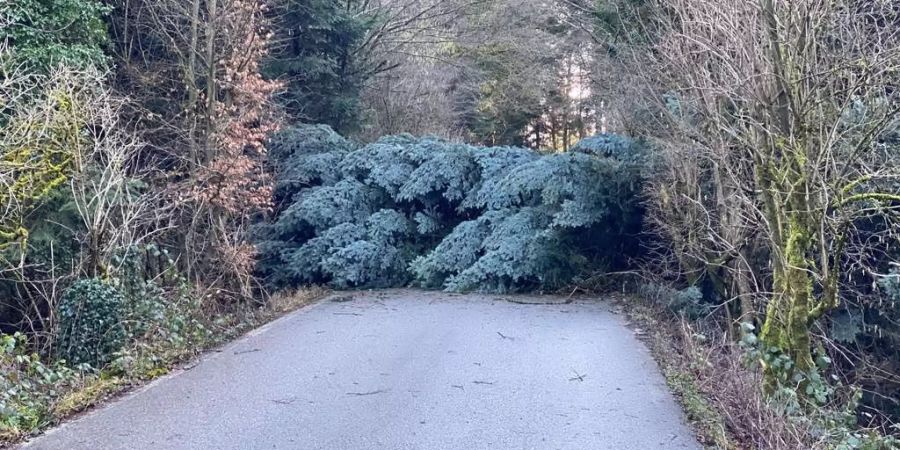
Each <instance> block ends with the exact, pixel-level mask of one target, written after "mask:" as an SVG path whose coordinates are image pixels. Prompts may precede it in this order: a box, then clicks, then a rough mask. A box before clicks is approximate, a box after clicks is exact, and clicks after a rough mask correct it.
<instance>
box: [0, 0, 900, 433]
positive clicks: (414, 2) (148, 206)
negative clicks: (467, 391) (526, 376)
mask: <svg viewBox="0 0 900 450" xmlns="http://www.w3.org/2000/svg"><path fill="white" fill-rule="evenodd" d="M0 208H2V209H0V332H2V333H3V334H2V335H0V370H2V373H0V443H2V442H3V440H15V439H18V438H21V437H22V436H23V435H26V434H28V433H31V432H33V431H34V430H37V429H40V428H42V427H45V426H47V425H48V424H51V423H53V422H54V421H55V420H57V419H58V418H59V417H61V416H64V415H65V414H66V413H71V412H72V411H77V410H79V409H80V408H83V407H84V406H86V405H84V404H82V403H83V402H84V400H83V399H82V400H78V399H81V398H82V397H73V395H71V394H72V393H73V392H79V393H83V392H94V393H97V392H100V393H103V392H111V391H114V390H115V389H120V388H121V387H123V386H124V385H127V384H129V383H133V382H135V381H137V380H142V379H149V378H153V377H155V376H158V375H160V374H162V373H165V371H166V368H167V367H169V366H170V365H171V364H172V363H173V362H174V361H177V360H178V358H181V357H183V356H184V355H185V354H189V353H190V352H194V351H199V350H200V349H202V348H204V347H206V346H208V345H210V344H211V343H214V342H218V341H220V340H221V339H225V338H227V337H228V336H231V335H233V334H234V333H236V332H238V330H240V329H241V327H244V326H247V325H248V324H250V323H253V320H255V319H253V318H254V317H257V316H258V315H259V314H260V312H259V311H262V310H265V309H266V308H267V307H269V305H270V304H271V303H272V302H273V300H272V299H273V298H277V297H278V296H279V295H284V294H283V293H284V292H289V291H291V290H293V289H298V288H302V287H303V286H309V285H325V286H330V287H335V288H342V289H345V288H381V287H404V286H413V287H420V288H427V289H446V290H450V291H459V292H465V291H483V292H504V293H514V292H544V293H549V292H560V291H565V292H566V293H571V292H578V291H581V292H599V291H603V290H613V291H616V292H626V293H629V295H631V296H633V298H635V299H637V298H641V299H644V300H648V299H649V300H650V301H651V302H654V304H655V305H657V306H658V307H659V308H660V310H665V311H667V312H668V314H669V315H671V318H672V320H673V321H678V322H679V323H681V324H682V325H681V326H682V327H683V329H691V330H694V331H693V332H691V333H687V334H688V335H690V336H689V337H688V338H687V340H689V341H691V342H694V341H696V342H694V343H693V344H692V345H698V346H701V347H703V346H708V345H709V344H710V342H712V341H716V342H719V341H721V342H722V343H721V345H718V346H716V347H712V346H710V347H708V348H709V350H708V352H706V353H705V355H706V356H704V358H706V359H703V360H702V361H700V362H699V363H697V364H699V366H702V368H697V367H698V366H697V365H693V366H690V370H695V371H696V373H695V375H697V377H698V379H699V378H702V374H703V373H707V372H708V371H710V370H712V371H715V370H720V368H721V367H723V365H733V367H738V368H739V369H735V370H733V371H730V372H727V373H725V372H724V371H722V372H720V373H718V375H715V376H713V377H710V378H716V379H718V382H719V383H720V384H719V385H717V386H715V388H714V389H711V388H709V387H708V386H707V392H706V395H707V397H708V399H709V403H710V405H711V406H710V407H711V408H712V409H717V410H720V411H721V415H722V416H723V417H724V419H722V421H721V424H720V425H718V426H719V427H720V428H721V429H722V430H723V432H724V433H725V434H728V435H730V436H731V437H732V440H731V441H730V442H732V444H722V443H721V442H718V441H716V442H712V443H711V445H718V446H720V447H729V446H731V447H736V448H773V449H774V448H783V449H796V448H841V449H854V448H861V449H880V448H895V447H896V445H897V441H896V440H895V439H894V438H893V437H892V435H894V434H897V428H896V427H894V426H893V425H892V423H894V421H896V420H898V419H900V403H898V402H900V350H898V349H900V342H898V341H900V324H898V321H900V307H898V304H900V234H898V232H900V223H898V221H897V220H898V214H900V3H897V2H892V1H885V0H798V1H788V0H751V1H748V0H548V1H537V0H16V1H13V0H0ZM273 296H274V297H273ZM629 298H632V297H629ZM635 301H637V300H635ZM451 319H452V318H451ZM720 338H721V339H720ZM703 348H706V347H703ZM701 353H702V352H701ZM723 361H725V362H723ZM694 362H696V361H694ZM729 367H731V366H729ZM722 380H731V381H722ZM747 380H749V381H747ZM745 385H752V389H749V390H748V389H746V388H744V390H743V391H741V390H740V389H738V388H737V387H736V386H745ZM700 390H701V391H702V390H703V389H700ZM738 391H740V392H742V393H741V394H738V393H736V392H738ZM751 391H752V392H751ZM731 392H735V394H734V396H735V397H732V398H731V399H726V400H722V398H721V397H716V394H722V393H725V395H724V396H727V394H728V393H731ZM747 392H751V393H747ZM740 395H743V397H741V396H740ZM73 398H77V399H76V400H73ZM735 399H737V400H735ZM79 402H81V403H79ZM750 403H753V404H754V405H755V406H753V407H752V408H750V407H748V406H747V405H748V404H750ZM748 411H750V412H748Z"/></svg>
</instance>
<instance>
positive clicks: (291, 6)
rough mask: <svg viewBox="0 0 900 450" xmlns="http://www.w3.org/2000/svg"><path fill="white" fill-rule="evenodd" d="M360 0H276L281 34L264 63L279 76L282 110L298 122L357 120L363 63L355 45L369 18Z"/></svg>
mask: <svg viewBox="0 0 900 450" xmlns="http://www.w3.org/2000/svg"><path fill="white" fill-rule="evenodd" d="M360 3H361V2H358V1H357V0H345V1H341V2H336V1H332V0H281V1H279V2H278V4H277V6H276V8H275V10H274V17H275V19H274V22H275V24H276V31H277V33H278V35H279V37H280V39H281V45H280V46H278V47H277V48H276V49H275V50H274V51H273V54H272V58H271V60H270V62H269V64H268V67H267V68H266V72H267V74H268V76H270V77H277V78H282V79H284V80H285V81H286V82H287V89H286V90H285V92H284V93H283V95H282V100H283V103H284V105H285V107H286V109H287V111H288V112H289V113H290V114H291V115H292V116H294V118H295V119H298V120H300V121H303V122H308V123H323V124H327V125H330V126H331V127H333V128H334V129H336V130H338V131H341V132H346V131H350V130H352V129H354V128H355V127H357V126H358V119H359V96H360V90H361V89H362V85H363V83H364V82H365V80H366V76H367V74H366V68H365V67H362V64H361V63H360V59H359V55H358V53H357V50H358V49H359V48H360V46H361V45H362V44H363V40H364V38H365V36H366V32H367V31H368V30H369V28H370V27H371V26H372V25H373V23H374V19H373V18H372V17H371V16H367V15H366V14H361V11H360V8H361V7H362V5H360Z"/></svg>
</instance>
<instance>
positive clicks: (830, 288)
mask: <svg viewBox="0 0 900 450" xmlns="http://www.w3.org/2000/svg"><path fill="white" fill-rule="evenodd" d="M655 6H656V7H657V8H658V11H664V12H665V14H667V15H668V16H667V20H665V21H659V22H658V23H657V24H656V25H657V26H659V29H658V31H659V34H658V35H657V37H658V41H657V42H656V44H655V47H654V48H653V49H652V53H651V55H650V58H651V60H652V61H653V62H654V63H655V65H654V66H653V70H652V73H651V72H650V71H647V73H646V74H647V76H648V78H650V79H652V80H653V83H656V84H659V85H661V86H662V89H660V90H656V91H655V94H654V95H653V96H651V98H652V99H655V100H654V101H655V102H656V104H655V105H654V108H653V110H654V111H656V112H658V113H659V114H657V115H656V116H655V117H657V118H658V119H659V122H657V123H655V124H654V125H655V128H656V132H655V134H656V135H657V137H659V138H660V142H662V143H663V145H664V147H665V149H666V156H665V157H666V159H667V160H668V161H669V163H670V172H669V177H668V178H669V179H670V180H674V181H676V183H675V184H670V185H669V186H668V187H666V186H659V187H660V190H659V194H658V195H657V196H656V205H657V208H656V212H657V219H658V222H659V223H661V224H663V225H664V226H666V227H668V228H669V229H668V234H669V235H670V236H672V237H673V240H674V241H675V243H676V245H680V246H683V247H684V248H683V253H684V254H685V255H689V256H690V257H691V258H693V259H695V260H696V261H697V262H698V263H700V264H702V265H707V266H717V267H723V268H726V269H727V270H729V271H730V272H732V273H733V274H736V276H737V277H738V279H741V278H742V277H746V278H744V281H743V283H745V284H744V288H742V289H741V290H742V291H743V290H744V289H748V290H751V291H752V290H755V289H763V290H767V291H768V292H767V294H766V296H765V298H766V301H767V302H766V307H765V317H764V319H763V321H762V322H763V325H762V330H761V333H760V337H761V341H762V342H763V343H764V345H766V346H767V347H768V348H771V349H776V350H778V351H779V352H780V354H783V355H785V356H787V357H788V358H789V359H790V360H791V361H792V364H793V365H792V366H791V367H790V368H789V369H788V370H787V371H786V373H787V375H788V378H787V379H789V380H790V379H792V377H793V375H794V374H801V375H803V376H806V375H808V373H809V372H810V371H812V370H814V368H815V365H814V363H813V358H812V356H811V342H810V329H811V327H812V326H813V325H814V323H815V322H816V320H817V319H819V318H820V317H822V316H823V314H825V313H826V312H828V311H829V310H832V309H833V308H835V307H836V306H837V305H838V304H839V301H840V298H841V289H842V287H841V286H842V283H843V281H846V279H847V276H848V272H847V267H848V264H853V265H854V266H855V267H866V264H867V258H866V255H869V254H871V253H870V252H871V250H872V249H867V248H851V246H852V243H853V242H854V239H853V235H854V233H855V231H856V226H857V224H858V223H860V220H863V219H865V218H869V217H873V216H877V217H880V218H882V219H883V220H886V221H888V225H887V226H885V227H884V229H883V231H882V236H881V237H880V238H879V239H884V240H896V239H897V232H898V231H900V229H898V227H897V224H896V223H895V222H893V219H894V217H895V216H894V213H895V212H896V211H897V209H898V208H900V193H898V192H897V184H896V180H897V179H898V177H900V166H898V161H897V158H896V155H895V154H894V156H892V152H896V147H892V146H890V145H889V144H888V143H887V142H886V141H885V136H886V134H887V132H888V131H889V130H891V129H892V128H896V127H897V126H898V121H897V120H898V119H897V117H898V112H900V90H898V86H900V27H898V24H900V15H898V11H897V10H896V8H895V6H894V5H893V4H892V3H890V2H879V1H866V0H862V1H825V0H803V1H782V0H758V1H752V2H747V1H742V0H721V1H696V0H690V1H689V0H658V1H656V3H655ZM704 183H706V184H704ZM754 243H759V244H760V245H762V246H763V247H764V248H765V253H766V254H767V255H768V265H767V267H765V266H764V267H762V268H761V269H762V270H764V271H765V272H766V276H767V279H766V280H765V281H764V282H761V280H760V279H759V276H758V274H754V273H753V271H752V267H753V266H754V264H753V263H752V262H750V261H749V259H750V256H749V255H748V252H749V251H750V250H753V248H754ZM711 256H713V257H711ZM688 266H690V264H688ZM748 280H752V283H753V284H752V289H751V285H750V283H749V282H748ZM741 294H744V293H743V292H741ZM764 363H765V362H764ZM765 367H766V373H767V375H768V377H767V379H768V381H769V382H770V383H771V382H772V381H774V377H775V376H776V375H777V374H776V373H775V372H776V370H774V369H773V368H772V367H771V365H765Z"/></svg>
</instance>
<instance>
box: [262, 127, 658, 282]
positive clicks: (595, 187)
mask: <svg viewBox="0 0 900 450" xmlns="http://www.w3.org/2000/svg"><path fill="white" fill-rule="evenodd" d="M271 147H272V148H273V153H274V154H275V155H276V157H275V160H276V161H275V171H276V173H277V178H278V182H277V185H278V187H279V190H278V193H277V195H278V200H277V203H279V204H281V205H282V208H281V209H280V212H279V214H278V215H277V217H276V218H275V220H274V221H273V222H271V223H269V224H266V225H263V226H261V227H260V229H259V230H258V233H257V235H258V236H259V237H260V240H259V242H258V248H259V250H260V256H261V258H260V263H259V266H258V267H259V270H260V271H261V272H262V273H263V274H264V275H265V276H266V278H267V279H268V281H269V282H270V283H271V284H273V285H275V286H276V287H288V286H297V285H300V284H305V283H321V282H325V283H330V284H331V285H333V286H336V287H340V288H349V287H388V286H401V285H404V284H408V283H409V282H414V283H416V284H419V285H421V286H425V287H432V288H444V289H448V290H453V291H468V290H487V291H508V290H522V289H532V288H553V287H557V286H560V285H562V284H565V283H567V282H569V281H570V280H571V279H572V278H573V277H574V276H575V275H577V274H578V273H580V272H583V271H586V270H597V269H602V268H608V267H621V266H623V265H624V264H626V263H627V258H628V256H629V255H630V254H631V253H632V252H633V250H634V249H635V242H636V241H635V239H634V235H635V234H636V233H637V232H638V231H639V227H640V222H641V215H642V210H641V207H640V204H639V201H638V199H637V193H638V191H639V189H640V181H641V174H640V170H641V167H642V164H643V162H642V161H643V156H642V155H643V153H644V152H643V150H642V147H641V146H640V145H638V144H636V143H634V142H633V141H630V140H628V139H626V138H622V137H618V136H606V137H600V138H594V139H593V140H592V141H590V142H586V143H583V144H581V145H580V146H576V147H575V148H576V151H573V152H568V153H560V154H549V155H544V154H541V153H539V152H537V151H534V150H529V149H523V148H510V147H503V148H483V147H474V146H469V145H465V144H459V143H453V142H448V141H445V140H441V139H436V138H414V137H412V136H408V135H402V136H391V137H386V138H382V139H381V140H379V141H377V142H375V143H372V144H369V145H366V146H364V147H355V146H354V145H352V144H350V143H348V142H347V141H345V140H344V139H342V138H340V136H338V135H336V134H335V133H334V132H333V131H331V130H329V129H328V128H327V127H322V126H301V127H298V128H293V129H289V130H286V131H285V132H283V133H281V134H280V135H279V136H277V137H275V138H274V139H273V143H272V146H271Z"/></svg>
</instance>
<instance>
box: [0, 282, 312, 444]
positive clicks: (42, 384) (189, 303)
mask: <svg viewBox="0 0 900 450" xmlns="http://www.w3.org/2000/svg"><path fill="white" fill-rule="evenodd" d="M170 275H171V274H170ZM169 281H170V282H168V283H164V282H161V281H160V279H156V280H151V281H147V280H141V281H140V282H136V279H134V278H128V277H124V278H116V277H115V276H112V277H110V279H109V280H106V281H103V282H100V281H98V280H94V281H91V282H90V283H93V285H96V286H102V287H98V288H91V289H92V290H97V289H99V290H101V291H103V292H106V293H107V294H109V295H107V296H106V297H105V298H107V299H109V298H112V299H114V300H115V302H114V303H107V304H105V305H106V306H108V308H106V309H105V310H104V311H106V312H110V311H113V312H112V313H111V315H109V316H105V315H102V314H93V315H91V314H89V315H84V314H79V315H73V318H78V319H79V327H84V328H87V329H93V330H101V331H103V330H108V329H115V330H116V345H115V346H107V345H99V346H98V344H97V343H100V342H105V341H103V339H101V337H102V334H100V333H98V334H96V335H90V334H88V335H84V336H82V335H78V336H77V339H80V340H83V341H85V342H87V343H89V344H91V345H90V346H89V347H91V348H90V349H89V351H88V352H86V353H85V352H81V353H79V352H77V351H76V352H72V351H68V352H64V354H66V353H68V354H72V355H75V356H77V357H79V358H80V361H82V362H80V363H79V364H71V363H69V362H67V361H66V360H65V359H57V358H54V357H53V355H46V356H42V355H39V354H38V353H37V352H35V349H33V347H32V345H31V343H30V342H29V341H28V338H27V337H26V336H25V335H24V334H22V333H16V334H14V335H0V447H3V446H4V444H9V443H12V442H15V441H17V440H20V439H22V438H25V437H27V436H29V435H32V434H35V433H37V432H39V431H40V430H42V429H44V428H46V427H49V426H51V425H53V424H55V423H58V422H59V421H60V420H62V419H64V418H66V417H68V416H70V415H72V414H75V413H78V412H80V411H83V410H85V409H87V408H90V407H91V406H93V405H95V404H97V403H98V402H101V401H103V400H104V399H106V398H109V397H110V396H114V395H116V394H118V393H120V392H122V391H123V390H126V389H128V388H130V387H132V386H135V385H138V384H141V383H142V382H145V381H148V380H152V379H154V378H157V377H160V376H163V375H165V374H168V373H170V372H171V371H172V370H173V369H174V368H176V367H177V366H178V365H180V364H182V363H184V362H186V361H188V360H190V359H192V358H194V357H196V356H197V355H198V354H199V353H200V352H202V351H204V350H207V349H210V348H212V347H215V346H217V345H220V344H221V343H223V342H226V341H228V340H230V339H233V338H235V337H237V336H239V335H240V334H242V333H244V332H246V331H247V330H250V329H252V328H254V327H257V326H259V325H261V324H263V323H265V322H267V321H269V320H272V319H273V318H276V317H278V316H280V315H281V314H284V313H286V312H288V311H291V310H293V309H296V308H298V307H301V306H303V305H306V304H308V303H310V302H311V301H313V300H315V299H317V298H320V297H321V296H323V295H324V293H325V292H326V291H325V290H323V289H321V288H317V287H310V288H300V289H296V290H293V291H289V292H283V293H280V294H276V295H273V296H272V297H270V299H269V301H267V302H265V303H264V304H259V305H246V304H240V305H221V304H219V303H217V302H215V301H208V299H209V298H210V296H209V295H207V294H205V293H203V292H200V291H196V290H194V289H192V288H191V286H189V285H188V284H187V283H185V282H184V281H183V280H179V279H177V278H175V279H173V280H169ZM82 291H84V287H83V286H79V287H78V291H76V292H82ZM114 291H115V292H116V293H115V294H110V293H111V292H114ZM75 297H76V296H72V298H73V299H74V298H75ZM93 301H94V300H93V299H92V300H91V302H93ZM87 303H90V302H87ZM83 306H85V305H84V304H81V303H79V302H74V303H71V302H70V303H68V304H66V306H65V307H66V308H74V309H75V310H80V309H82V308H83ZM109 317H116V318H118V319H117V320H118V321H117V322H116V323H106V322H105V320H106V319H108V318H109ZM79 342H80V341H79ZM73 344H77V342H73ZM63 348H73V349H74V348H77V347H76V346H75V345H72V346H71V347H63ZM85 361H89V362H92V363H93V365H92V364H90V363H89V362H85Z"/></svg>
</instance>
